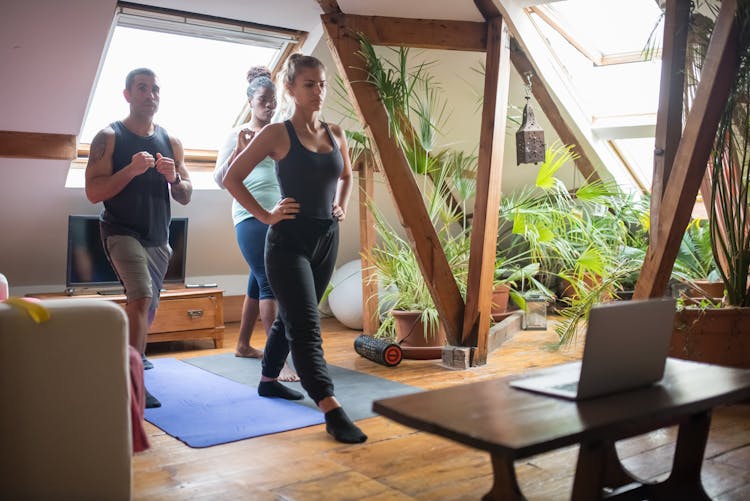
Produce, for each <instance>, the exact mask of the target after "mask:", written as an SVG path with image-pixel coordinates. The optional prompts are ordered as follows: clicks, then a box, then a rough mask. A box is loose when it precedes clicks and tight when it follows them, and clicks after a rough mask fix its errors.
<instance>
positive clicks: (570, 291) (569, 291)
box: [560, 273, 601, 298]
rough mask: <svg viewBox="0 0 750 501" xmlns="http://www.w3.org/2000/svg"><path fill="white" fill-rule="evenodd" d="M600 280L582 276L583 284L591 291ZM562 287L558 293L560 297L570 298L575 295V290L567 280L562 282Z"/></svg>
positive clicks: (594, 276) (592, 276)
mask: <svg viewBox="0 0 750 501" xmlns="http://www.w3.org/2000/svg"><path fill="white" fill-rule="evenodd" d="M600 280H601V279H600V278H599V277H598V276H596V275H591V274H589V273H586V274H584V275H583V283H584V284H586V286H587V287H588V288H590V289H593V288H594V287H595V286H596V285H597V284H598V283H599V281H600ZM562 283H563V285H564V287H563V290H562V292H561V293H560V295H561V297H566V298H572V297H574V295H575V289H574V288H573V286H572V285H571V284H570V282H568V281H567V280H563V281H562Z"/></svg>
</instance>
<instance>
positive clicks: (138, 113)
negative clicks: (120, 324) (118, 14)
mask: <svg viewBox="0 0 750 501" xmlns="http://www.w3.org/2000/svg"><path fill="white" fill-rule="evenodd" d="M123 95H124V96H125V99H126V100H127V101H128V103H129V104H130V114H129V115H128V116H127V117H126V118H125V119H124V120H121V121H117V122H113V123H112V124H110V125H109V126H107V127H106V128H104V129H102V130H101V131H99V133H98V134H97V135H96V137H94V140H93V141H92V142H91V150H90V152H89V160H88V164H87V165H86V197H87V198H88V199H89V201H90V202H91V203H99V202H103V203H104V210H103V211H102V213H101V216H100V228H101V235H102V244H103V245H104V249H105V251H106V253H107V256H108V257H109V260H110V262H111V264H112V267H113V268H114V270H115V272H116V273H117V276H118V278H119V279H120V282H122V284H123V286H124V288H125V294H126V296H127V303H126V305H125V312H126V313H127V316H128V324H129V331H130V332H129V336H130V345H131V346H132V347H133V349H135V350H136V351H137V352H138V353H140V354H141V358H142V360H143V362H144V366H146V367H148V366H150V362H148V360H146V358H145V351H146V337H147V334H148V328H149V325H151V322H152V321H153V319H154V315H155V314H156V308H157V306H158V304H159V291H160V290H161V286H162V282H163V280H164V275H165V274H166V272H167V266H168V264H169V258H170V255H171V252H172V251H171V249H170V247H169V221H170V219H171V209H170V194H171V197H172V198H174V199H175V200H177V201H178V202H179V203H181V204H183V205H185V204H187V203H188V202H190V196H191V194H192V191H193V188H192V185H191V183H190V175H189V174H188V171H187V169H186V168H185V160H184V152H183V149H182V144H181V143H180V141H178V140H177V139H176V138H174V137H172V136H170V135H169V134H167V132H166V131H165V130H164V129H163V128H161V127H159V126H158V125H156V124H155V123H154V114H155V113H156V111H157V110H158V109H159V84H158V81H157V78H156V75H155V74H154V72H153V71H151V70H149V69H147V68H138V69H135V70H133V71H131V72H130V73H129V74H128V76H127V78H126V79H125V90H124V92H123ZM160 405H161V404H160V403H159V401H158V400H157V399H156V398H155V397H154V396H153V395H151V394H150V393H149V392H148V391H146V407H159V406H160Z"/></svg>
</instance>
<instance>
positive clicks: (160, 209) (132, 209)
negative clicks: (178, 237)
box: [100, 121, 174, 247]
mask: <svg viewBox="0 0 750 501" xmlns="http://www.w3.org/2000/svg"><path fill="white" fill-rule="evenodd" d="M110 127H112V129H114V131H115V150H114V153H113V154H112V173H115V172H117V171H119V170H121V169H122V168H124V167H125V166H126V165H128V164H129V163H130V162H131V159H132V157H133V155H134V154H136V153H138V152H139V151H147V152H149V153H150V154H151V155H153V156H154V159H155V158H156V154H157V153H161V154H162V156H165V157H169V158H174V153H173V152H172V145H171V143H170V142H169V136H168V135H167V132H166V131H165V130H164V129H162V128H161V127H159V126H158V125H154V133H153V134H152V135H150V136H147V137H143V136H139V135H137V134H134V133H133V132H131V131H130V130H128V128H127V127H125V125H124V124H123V123H122V122H120V121H117V122H114V123H112V124H110ZM167 184H168V183H167V180H166V179H165V178H164V176H162V175H161V174H159V172H158V171H157V170H156V168H151V169H148V170H147V171H146V172H144V173H143V174H141V175H139V176H136V177H134V178H133V179H132V180H131V181H130V182H129V183H128V184H127V186H125V188H123V190H122V191H121V192H120V193H118V194H117V195H115V196H114V197H112V198H110V199H109V200H105V201H104V211H102V214H101V216H100V220H101V222H102V224H101V229H102V236H103V237H105V238H106V237H108V236H111V235H130V236H132V237H134V238H137V239H138V240H139V241H140V242H141V243H142V244H143V245H144V246H146V247H152V246H158V245H164V244H165V243H167V241H168V237H169V221H170V219H171V217H172V213H171V208H170V202H169V187H168V186H167Z"/></svg>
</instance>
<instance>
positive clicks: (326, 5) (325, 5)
mask: <svg viewBox="0 0 750 501" xmlns="http://www.w3.org/2000/svg"><path fill="white" fill-rule="evenodd" d="M318 4H319V5H320V8H321V9H323V14H340V13H341V7H339V3H338V2H337V1H336V0H318Z"/></svg>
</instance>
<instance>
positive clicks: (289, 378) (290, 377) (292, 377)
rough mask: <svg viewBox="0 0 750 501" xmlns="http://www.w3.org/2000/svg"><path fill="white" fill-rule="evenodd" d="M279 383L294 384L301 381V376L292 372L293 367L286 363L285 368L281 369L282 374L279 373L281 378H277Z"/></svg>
mask: <svg viewBox="0 0 750 501" xmlns="http://www.w3.org/2000/svg"><path fill="white" fill-rule="evenodd" d="M276 379H277V380H278V381H286V382H287V383H294V382H296V381H299V376H298V375H297V373H296V372H294V371H293V370H292V368H291V367H289V365H288V364H287V363H286V362H285V363H284V368H283V369H281V372H280V373H279V377H278V378H276Z"/></svg>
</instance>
